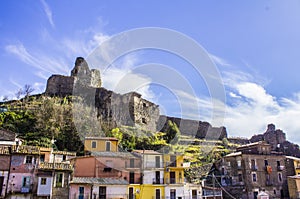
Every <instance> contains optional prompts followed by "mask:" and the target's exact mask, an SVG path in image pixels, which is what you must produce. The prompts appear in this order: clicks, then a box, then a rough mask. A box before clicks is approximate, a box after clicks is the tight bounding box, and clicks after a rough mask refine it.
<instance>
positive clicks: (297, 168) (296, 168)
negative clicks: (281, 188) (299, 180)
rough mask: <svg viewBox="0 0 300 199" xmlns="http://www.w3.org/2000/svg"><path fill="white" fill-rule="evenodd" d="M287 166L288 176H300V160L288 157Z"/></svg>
mask: <svg viewBox="0 0 300 199" xmlns="http://www.w3.org/2000/svg"><path fill="white" fill-rule="evenodd" d="M285 164H286V170H287V175H288V176H294V175H300V158H296V157H292V156H286V161H285Z"/></svg>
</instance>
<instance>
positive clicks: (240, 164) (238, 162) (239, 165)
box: [237, 160, 242, 168]
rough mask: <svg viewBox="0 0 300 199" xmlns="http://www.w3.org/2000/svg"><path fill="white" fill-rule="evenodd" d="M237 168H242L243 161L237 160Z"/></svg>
mask: <svg viewBox="0 0 300 199" xmlns="http://www.w3.org/2000/svg"><path fill="white" fill-rule="evenodd" d="M237 166H238V168H241V167H242V161H241V160H237Z"/></svg>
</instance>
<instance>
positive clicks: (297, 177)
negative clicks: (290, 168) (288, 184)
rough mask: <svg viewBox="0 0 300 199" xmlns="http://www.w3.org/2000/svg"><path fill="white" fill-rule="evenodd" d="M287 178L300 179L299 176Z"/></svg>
mask: <svg viewBox="0 0 300 199" xmlns="http://www.w3.org/2000/svg"><path fill="white" fill-rule="evenodd" d="M288 178H293V179H300V175H294V176H288Z"/></svg>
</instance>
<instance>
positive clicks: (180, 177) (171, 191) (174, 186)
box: [163, 153, 197, 199]
mask: <svg viewBox="0 0 300 199" xmlns="http://www.w3.org/2000/svg"><path fill="white" fill-rule="evenodd" d="M163 157H164V179H165V184H166V186H165V197H166V198H170V199H176V198H185V197H186V196H188V195H189V194H190V193H188V190H186V187H185V186H184V184H185V182H184V169H186V168H189V164H188V163H184V162H183V159H184V157H183V155H182V154H175V153H174V154H164V155H163ZM196 193H197V191H196ZM194 194H195V192H194ZM195 196H197V195H195Z"/></svg>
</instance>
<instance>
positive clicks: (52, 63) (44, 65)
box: [5, 43, 68, 74]
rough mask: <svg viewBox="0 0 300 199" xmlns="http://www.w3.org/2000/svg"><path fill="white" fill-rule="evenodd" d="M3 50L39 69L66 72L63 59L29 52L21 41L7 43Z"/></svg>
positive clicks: (50, 71)
mask: <svg viewBox="0 0 300 199" xmlns="http://www.w3.org/2000/svg"><path fill="white" fill-rule="evenodd" d="M5 50H6V52H8V53H11V54H13V55H15V56H16V57H17V58H18V59H20V60H21V61H23V62H24V63H26V64H28V65H30V66H33V67H35V68H37V69H39V70H40V71H44V72H47V73H50V74H57V73H59V74H65V73H67V72H68V67H67V66H66V64H65V62H64V61H63V60H61V59H58V58H52V57H50V56H47V55H45V54H43V53H37V52H35V53H30V52H28V50H27V49H26V48H25V46H24V45H23V44H22V43H18V44H11V45H7V46H5Z"/></svg>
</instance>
